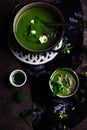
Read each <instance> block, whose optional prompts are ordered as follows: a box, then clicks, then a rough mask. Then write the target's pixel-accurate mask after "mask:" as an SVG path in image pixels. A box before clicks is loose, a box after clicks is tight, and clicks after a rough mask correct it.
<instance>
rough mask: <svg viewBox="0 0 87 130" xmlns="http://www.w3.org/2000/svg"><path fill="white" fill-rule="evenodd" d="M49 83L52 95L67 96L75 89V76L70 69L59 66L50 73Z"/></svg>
mask: <svg viewBox="0 0 87 130" xmlns="http://www.w3.org/2000/svg"><path fill="white" fill-rule="evenodd" d="M50 83H51V89H52V91H53V92H54V95H59V96H68V95H70V94H72V93H73V92H74V91H75V90H76V87H77V78H76V76H75V74H74V73H73V72H72V71H69V70H66V69H60V68H59V69H57V70H56V71H55V72H54V73H53V74H52V76H51V79H50Z"/></svg>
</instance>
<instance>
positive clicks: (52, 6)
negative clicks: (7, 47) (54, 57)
mask: <svg viewBox="0 0 87 130" xmlns="http://www.w3.org/2000/svg"><path fill="white" fill-rule="evenodd" d="M41 4H42V5H43V6H45V5H46V6H49V7H50V8H52V9H53V10H54V11H55V12H57V13H58V14H59V17H60V18H61V21H62V22H64V21H65V20H64V16H63V14H62V12H61V11H60V9H59V8H57V7H56V6H54V5H52V4H51V3H47V2H31V3H29V4H26V5H24V6H23V7H22V8H20V9H19V11H18V12H17V13H16V15H15V17H14V19H13V25H12V28H13V35H14V37H15V40H16V41H17V42H18V43H19V45H20V46H21V47H23V48H24V49H26V50H27V51H30V52H35V53H42V52H46V51H49V50H51V49H53V48H54V47H55V46H56V45H58V43H59V42H60V41H61V39H62V38H63V36H64V33H65V27H63V29H62V33H61V36H60V37H59V39H58V40H57V41H56V42H55V43H54V44H52V45H51V46H50V47H48V48H45V49H42V50H32V49H29V48H27V47H24V46H23V45H22V44H21V42H20V40H19V39H18V38H17V36H16V33H15V26H16V21H17V20H18V18H19V16H20V15H21V14H22V13H23V12H24V11H26V10H27V9H28V8H30V7H32V6H36V5H41Z"/></svg>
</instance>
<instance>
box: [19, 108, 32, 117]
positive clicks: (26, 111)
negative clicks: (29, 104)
mask: <svg viewBox="0 0 87 130" xmlns="http://www.w3.org/2000/svg"><path fill="white" fill-rule="evenodd" d="M31 114H32V109H25V110H24V111H22V112H21V113H20V116H21V117H22V118H26V117H28V116H30V115H31Z"/></svg>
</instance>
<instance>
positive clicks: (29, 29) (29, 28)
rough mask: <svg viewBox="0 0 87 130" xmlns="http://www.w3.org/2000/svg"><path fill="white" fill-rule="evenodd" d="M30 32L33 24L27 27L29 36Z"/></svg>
mask: <svg viewBox="0 0 87 130" xmlns="http://www.w3.org/2000/svg"><path fill="white" fill-rule="evenodd" d="M30 32H31V25H28V26H27V27H26V33H27V36H29V34H30Z"/></svg>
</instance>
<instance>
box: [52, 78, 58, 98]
mask: <svg viewBox="0 0 87 130" xmlns="http://www.w3.org/2000/svg"><path fill="white" fill-rule="evenodd" d="M51 84H52V86H53V96H56V95H57V94H58V92H59V84H58V83H57V82H54V81H52V82H51Z"/></svg>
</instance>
